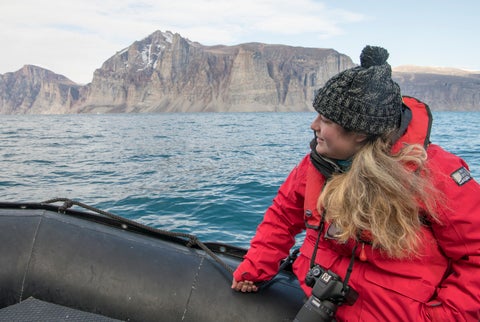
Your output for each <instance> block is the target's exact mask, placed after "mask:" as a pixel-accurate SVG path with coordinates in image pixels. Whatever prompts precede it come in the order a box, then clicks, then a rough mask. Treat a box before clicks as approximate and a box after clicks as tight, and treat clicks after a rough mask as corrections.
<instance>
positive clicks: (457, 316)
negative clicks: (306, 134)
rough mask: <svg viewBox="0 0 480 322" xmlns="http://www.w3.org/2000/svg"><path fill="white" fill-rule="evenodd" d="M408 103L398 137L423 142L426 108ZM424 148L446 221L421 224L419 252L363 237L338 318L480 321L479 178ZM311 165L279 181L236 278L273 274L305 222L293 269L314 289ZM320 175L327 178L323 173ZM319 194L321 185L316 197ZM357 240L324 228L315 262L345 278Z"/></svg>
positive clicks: (445, 156)
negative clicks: (395, 250)
mask: <svg viewBox="0 0 480 322" xmlns="http://www.w3.org/2000/svg"><path fill="white" fill-rule="evenodd" d="M404 103H405V104H406V105H407V106H409V107H410V109H411V110H412V112H413V119H412V121H411V122H410V124H409V127H408V129H407V131H406V133H405V135H404V136H403V137H402V138H401V140H400V141H401V142H417V143H420V144H423V143H424V142H425V141H426V140H428V131H429V130H428V129H429V123H430V118H429V117H428V116H429V113H428V108H427V107H426V105H424V104H423V103H421V102H419V101H417V100H416V99H413V98H407V97H406V98H404ZM399 144H402V143H399ZM398 147H399V145H398V146H396V147H394V149H395V148H398ZM427 153H428V162H427V165H428V167H429V169H430V171H431V173H432V175H433V180H434V183H435V185H436V187H437V188H438V189H440V190H441V191H442V192H443V193H444V194H445V202H446V203H445V204H444V205H443V206H442V207H441V210H440V214H439V215H440V218H441V220H442V224H437V223H431V224H430V225H428V226H425V227H424V228H422V233H421V238H422V243H421V244H422V245H423V246H424V247H423V248H422V251H423V256H422V257H421V258H415V259H408V260H394V259H388V258H385V257H383V256H382V255H381V254H380V253H379V251H378V250H373V249H372V248H371V247H370V246H369V245H368V244H365V245H362V246H363V253H364V255H366V260H365V258H362V259H363V260H361V259H360V252H362V246H361V247H357V250H356V258H355V262H354V265H353V271H352V274H351V276H350V280H349V285H350V286H351V287H352V288H353V289H355V290H356V291H357V292H358V294H359V296H358V299H357V301H356V302H355V304H354V305H353V306H348V305H342V306H340V307H339V309H338V311H337V317H336V318H337V321H479V320H480V185H479V184H478V183H477V182H476V181H475V180H473V179H472V178H471V177H470V176H469V172H468V166H467V164H466V163H465V162H464V161H463V160H462V159H460V158H459V157H457V156H455V155H453V154H451V153H448V152H446V151H445V150H443V149H442V148H441V147H439V146H437V145H434V144H430V145H429V146H428V148H427ZM311 171H317V170H316V169H315V168H314V167H313V164H312V163H311V161H310V157H309V156H306V157H305V158H304V159H303V160H302V161H301V162H300V163H299V164H298V166H297V167H296V168H295V169H294V170H293V171H292V172H291V173H290V175H289V176H288V178H287V179H286V181H285V182H284V183H283V184H282V186H281V187H280V189H279V192H278V194H277V196H276V197H275V198H274V200H273V204H272V205H271V206H270V207H269V208H268V210H267V211H266V213H265V217H264V219H263V221H262V223H261V224H260V225H259V226H258V229H257V232H256V234H255V237H254V238H253V239H252V241H251V247H250V249H249V251H248V253H247V254H246V255H245V260H244V261H243V262H242V263H241V264H240V265H239V267H238V268H237V270H236V271H235V272H234V278H235V279H236V280H238V281H240V280H252V281H255V282H259V281H265V280H269V279H271V278H272V277H273V276H274V275H275V274H276V272H277V270H278V267H279V263H280V261H281V260H282V259H284V258H286V257H287V256H288V253H289V250H290V249H291V247H293V246H294V243H295V236H296V235H297V234H299V233H301V232H302V231H303V230H305V229H306V235H305V239H304V242H303V245H302V246H301V248H300V256H299V257H298V258H297V260H296V261H295V262H294V264H293V269H294V272H295V274H296V275H297V276H298V279H299V281H300V284H301V287H302V289H303V290H304V291H305V293H306V294H307V296H310V294H311V288H310V287H308V286H306V285H305V283H304V278H305V275H306V273H307V271H308V270H309V268H310V258H311V256H312V254H313V251H314V247H315V246H314V245H315V241H316V238H317V236H318V231H317V230H315V229H312V228H307V226H306V224H305V223H306V222H309V225H308V227H311V226H315V219H312V217H315V216H311V215H310V212H309V211H306V210H311V207H310V206H309V205H308V199H309V197H308V196H306V191H307V190H308V191H311V190H312V189H311V188H307V181H308V177H309V175H307V174H308V173H309V172H310V175H311ZM315 176H316V177H317V178H319V180H323V181H324V180H325V178H324V177H323V176H322V175H321V174H320V173H318V172H317V174H316V175H315ZM309 185H311V183H309V184H308V186H309ZM318 185H320V186H321V185H322V184H321V183H320V184H319V183H318V182H317V186H318ZM313 190H315V189H313ZM310 194H311V193H310ZM316 198H318V192H317V193H316V195H315V196H314V198H313V200H315V201H316ZM306 199H307V202H306ZM310 199H312V198H310ZM306 203H307V205H306ZM309 208H310V209H309ZM314 208H315V207H313V209H314ZM306 213H308V216H307V215H305V214H306ZM317 219H318V214H317ZM326 229H328V223H327V225H326V227H325V231H326ZM354 245H355V242H354V241H353V240H352V241H349V242H347V243H345V244H340V243H338V242H336V241H335V240H334V239H326V238H324V234H322V237H321V239H320V242H319V246H318V248H317V255H316V259H315V261H316V263H318V264H320V265H321V266H323V267H324V268H326V269H329V270H331V271H333V272H334V273H336V274H338V275H339V276H340V277H341V278H342V279H343V278H344V277H345V273H346V271H347V268H348V265H349V263H350V257H351V254H352V249H353V246H354Z"/></svg>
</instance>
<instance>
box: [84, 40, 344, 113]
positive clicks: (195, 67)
mask: <svg viewBox="0 0 480 322" xmlns="http://www.w3.org/2000/svg"><path fill="white" fill-rule="evenodd" d="M352 66H353V63H352V61H351V59H350V58H349V57H347V56H345V55H341V54H339V53H337V52H335V51H334V50H327V49H310V48H296V47H289V46H280V45H266V44H260V43H250V44H242V45H238V46H202V45H200V44H198V43H194V42H191V41H189V40H186V39H184V38H182V37H181V36H180V35H178V34H172V33H162V32H159V31H158V32H155V33H153V34H152V35H150V36H149V37H147V38H145V39H143V40H142V41H138V42H135V43H134V44H133V45H131V46H130V47H129V48H127V49H125V50H123V51H121V52H119V53H117V54H115V55H114V56H113V57H111V58H110V59H109V60H107V61H106V62H105V63H104V64H103V66H102V67H101V68H100V69H98V70H96V71H95V73H94V78H93V81H92V83H90V84H89V85H87V86H86V89H85V91H84V92H83V95H82V100H81V101H80V102H79V104H78V105H77V108H78V110H79V111H82V112H89V111H94V110H95V111H98V110H99V109H101V110H102V111H115V112H139V111H142V112H173V111H180V112H200V111H287V110H295V111H301V110H309V109H310V103H311V101H312V99H313V93H314V90H315V89H316V88H318V87H319V86H320V85H321V84H323V83H324V82H325V80H327V79H328V78H330V77H331V76H333V75H334V74H335V73H338V72H339V71H341V70H343V69H346V68H350V67H352Z"/></svg>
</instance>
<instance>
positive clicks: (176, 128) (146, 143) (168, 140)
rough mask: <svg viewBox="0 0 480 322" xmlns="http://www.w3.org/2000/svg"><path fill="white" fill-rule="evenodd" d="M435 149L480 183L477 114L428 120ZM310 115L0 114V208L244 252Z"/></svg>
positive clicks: (300, 152) (305, 138)
mask: <svg viewBox="0 0 480 322" xmlns="http://www.w3.org/2000/svg"><path fill="white" fill-rule="evenodd" d="M433 116H434V123H433V130H432V135H431V138H432V142H434V143H437V144H440V145H442V146H443V147H444V148H445V149H446V150H448V151H450V152H452V153H455V154H457V155H459V156H461V157H462V158H464V159H465V160H466V161H467V162H468V163H469V165H470V169H471V172H472V174H473V176H474V177H475V178H476V179H477V180H478V178H480V112H434V113H433ZM314 117H315V113H191V114H190V113H187V114H113V115H112V114H105V115H102V114H100V115H84V114H81V115H48V116H42V115H17V116H6V115H0V120H1V124H2V125H1V128H0V167H1V169H2V171H1V173H0V196H1V197H0V201H5V202H14V201H22V202H41V201H45V200H48V199H51V198H56V197H64V198H70V199H73V200H76V201H79V202H82V203H86V204H88V205H90V206H93V207H96V208H99V209H102V210H105V211H109V212H112V213H114V214H117V215H121V216H124V217H127V218H129V219H133V220H136V221H139V222H141V223H143V224H147V225H150V226H153V227H156V228H160V229H167V230H173V231H178V232H186V233H191V234H194V235H197V236H198V237H199V238H200V239H201V240H202V241H204V242H206V241H220V242H225V243H230V244H234V245H237V246H241V247H247V246H248V243H249V241H250V239H251V237H252V236H253V234H254V232H255V228H256V226H257V225H258V223H259V222H260V221H261V219H262V216H263V213H264V211H265V209H266V208H267V207H268V206H269V205H270V203H271V200H272V198H273V197H274V196H275V194H276V192H277V189H278V187H279V186H280V184H281V183H282V182H283V180H284V179H285V177H286V176H287V175H288V173H289V172H290V170H291V169H292V168H293V167H294V166H295V165H296V164H297V163H298V162H299V161H300V160H301V158H302V157H303V156H304V155H305V154H306V153H308V151H309V147H308V144H309V141H310V139H311V138H312V135H313V134H312V131H311V130H310V123H311V121H312V120H313V119H314Z"/></svg>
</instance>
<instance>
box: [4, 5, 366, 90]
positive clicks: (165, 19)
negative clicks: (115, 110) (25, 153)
mask: <svg viewBox="0 0 480 322" xmlns="http://www.w3.org/2000/svg"><path fill="white" fill-rule="evenodd" d="M5 2H6V1H5ZM0 11H1V12H2V19H1V20H0V41H1V43H2V45H3V46H5V47H4V48H5V49H3V54H2V56H3V57H2V60H1V61H0V73H4V72H7V71H15V70H17V69H19V68H20V67H21V66H22V65H24V64H34V65H39V66H41V67H44V68H47V69H50V70H52V71H54V72H56V73H59V74H63V75H65V76H67V77H69V78H71V79H72V80H74V81H76V82H84V83H85V82H89V81H90V80H91V79H92V75H93V72H94V70H95V69H96V68H99V67H100V66H101V64H102V63H103V62H104V61H105V60H106V59H108V58H109V57H110V56H112V55H113V54H114V53H115V52H117V51H119V50H121V49H123V48H125V47H127V46H129V45H130V44H131V43H133V42H134V41H136V40H140V39H142V38H144V37H146V36H148V35H149V34H151V33H152V32H154V31H155V30H162V31H167V30H170V31H172V32H177V33H179V34H181V35H182V36H183V37H186V38H189V39H190V40H193V41H198V42H200V43H202V44H204V45H216V44H225V45H234V44H239V43H243V42H250V41H259V42H267V43H268V42H270V40H271V39H282V43H284V44H286V45H298V46H305V45H306V43H307V42H308V40H305V39H308V37H313V38H317V39H327V38H331V37H335V36H337V35H340V34H342V32H343V30H342V28H343V27H342V26H343V25H345V24H350V23H356V22H360V21H362V20H363V19H365V17H363V16H362V15H359V14H356V13H354V12H348V11H342V10H337V9H335V8H330V7H328V6H327V5H325V4H324V3H323V2H318V1H315V0H297V1H289V0H244V1H226V0H183V1H182V0H179V1H171V0H157V1H155V0H143V1H133V0H116V1H113V0H105V1H96V0H83V1H73V0H49V1H36V0H16V1H11V2H10V1H9V2H6V3H2V4H0ZM292 36H293V38H288V37H292ZM287 39H292V40H290V41H288V40H287Z"/></svg>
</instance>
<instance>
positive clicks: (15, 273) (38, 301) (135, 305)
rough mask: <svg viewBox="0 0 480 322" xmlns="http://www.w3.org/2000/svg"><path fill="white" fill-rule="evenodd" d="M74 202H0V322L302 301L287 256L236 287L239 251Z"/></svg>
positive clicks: (288, 316) (256, 317) (211, 317)
mask: <svg viewBox="0 0 480 322" xmlns="http://www.w3.org/2000/svg"><path fill="white" fill-rule="evenodd" d="M58 201H62V202H63V204H60V205H55V203H56V202H58ZM72 205H73V206H74V207H72ZM77 206H80V207H81V206H83V207H84V206H85V205H82V204H80V203H76V202H72V201H69V200H54V201H49V202H45V203H0V321H63V320H66V321H68V320H75V321H80V320H82V321H112V320H122V321H195V322H198V321H249V322H250V321H262V322H266V321H292V320H293V319H294V317H295V315H296V313H297V312H298V311H299V309H300V308H301V306H302V305H303V298H304V295H303V292H302V291H301V289H300V287H299V286H298V282H297V280H296V279H295V277H294V276H293V274H292V273H291V272H290V271H289V270H288V261H286V262H285V264H286V265H284V266H285V267H287V268H286V269H282V270H281V271H280V272H279V274H278V275H277V276H276V277H275V278H274V279H273V280H272V281H270V282H269V283H267V284H266V285H264V286H262V287H261V289H260V291H259V292H258V293H255V294H243V293H238V292H235V291H232V290H231V289H230V284H231V279H232V277H231V270H232V269H233V268H235V267H236V266H237V265H238V263H239V262H240V261H241V258H242V256H243V255H244V253H245V250H244V249H242V248H238V247H233V246H229V245H225V244H220V243H205V244H204V243H202V242H200V241H199V240H198V239H196V238H195V236H194V235H188V234H178V233H173V232H165V231H161V230H157V229H153V228H150V227H146V226H143V225H141V224H138V223H136V222H133V221H130V220H127V219H124V218H121V217H118V216H115V215H113V214H109V213H107V212H103V211H98V210H97V209H95V208H91V207H90V208H89V207H86V208H87V209H86V210H85V209H80V210H77V208H78V207H77Z"/></svg>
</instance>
